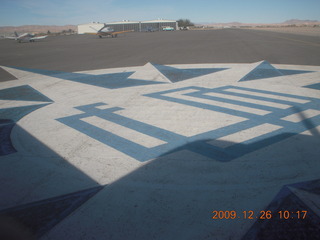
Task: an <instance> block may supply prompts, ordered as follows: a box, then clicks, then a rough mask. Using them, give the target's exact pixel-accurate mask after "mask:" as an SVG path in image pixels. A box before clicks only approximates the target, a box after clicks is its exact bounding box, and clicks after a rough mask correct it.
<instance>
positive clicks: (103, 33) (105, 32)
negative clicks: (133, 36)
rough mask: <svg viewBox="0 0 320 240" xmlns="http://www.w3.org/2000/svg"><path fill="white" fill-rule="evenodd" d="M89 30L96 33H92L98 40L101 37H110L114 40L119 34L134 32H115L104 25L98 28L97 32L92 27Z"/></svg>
mask: <svg viewBox="0 0 320 240" xmlns="http://www.w3.org/2000/svg"><path fill="white" fill-rule="evenodd" d="M90 28H91V29H93V30H94V31H96V33H92V34H95V35H98V36H99V38H102V37H110V36H111V37H112V38H114V37H115V38H116V37H117V36H118V34H121V33H126V32H133V31H134V30H128V31H119V32H116V31H114V30H113V29H112V28H111V27H107V26H106V25H104V26H103V27H102V28H100V29H99V30H97V29H95V28H94V27H92V26H90Z"/></svg>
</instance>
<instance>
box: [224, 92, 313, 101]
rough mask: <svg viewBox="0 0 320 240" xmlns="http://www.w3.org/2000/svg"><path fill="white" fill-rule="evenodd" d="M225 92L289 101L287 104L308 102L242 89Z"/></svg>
mask: <svg viewBox="0 0 320 240" xmlns="http://www.w3.org/2000/svg"><path fill="white" fill-rule="evenodd" d="M226 91H228V92H234V93H243V94H248V95H251V96H258V97H266V98H272V99H278V100H283V101H289V102H297V103H307V102H310V101H308V100H302V99H298V98H291V97H284V96H279V95H273V94H268V93H258V92H251V91H247V90H242V89H227V90H226Z"/></svg>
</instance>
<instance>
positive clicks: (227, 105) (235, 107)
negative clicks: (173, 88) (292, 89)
mask: <svg viewBox="0 0 320 240" xmlns="http://www.w3.org/2000/svg"><path fill="white" fill-rule="evenodd" d="M181 92H183V91H181ZM181 92H178V93H176V92H174V93H168V94H164V95H165V96H168V97H173V98H178V99H182V100H188V101H193V102H198V103H204V104H208V105H211V106H219V107H223V108H228V109H232V110H235V111H242V112H248V113H252V114H256V115H266V114H268V113H270V112H269V111H266V110H261V109H257V108H250V107H245V106H240V105H236V104H231V103H225V102H220V101H214V100H209V99H203V98H197V97H192V96H186V95H180V94H181Z"/></svg>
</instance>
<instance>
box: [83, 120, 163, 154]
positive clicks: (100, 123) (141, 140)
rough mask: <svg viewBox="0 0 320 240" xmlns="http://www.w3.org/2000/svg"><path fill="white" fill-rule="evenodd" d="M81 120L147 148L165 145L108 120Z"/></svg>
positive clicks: (158, 140)
mask: <svg viewBox="0 0 320 240" xmlns="http://www.w3.org/2000/svg"><path fill="white" fill-rule="evenodd" d="M81 120H82V121H84V122H87V123H89V124H91V125H93V126H95V127H98V128H101V129H103V130H105V131H108V132H111V133H113V134H115V135H117V136H119V137H122V138H125V139H127V140H129V141H132V142H135V143H137V144H139V145H142V146H144V147H147V148H152V147H156V146H159V145H162V144H165V143H166V142H164V141H162V140H160V139H157V138H154V137H151V136H148V135H146V134H143V133H141V132H138V131H135V130H133V129H131V128H127V127H124V126H121V125H119V124H116V123H113V122H110V121H108V120H105V119H102V118H99V117H96V116H91V117H87V118H82V119H81Z"/></svg>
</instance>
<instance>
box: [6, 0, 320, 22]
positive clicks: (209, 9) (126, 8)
mask: <svg viewBox="0 0 320 240" xmlns="http://www.w3.org/2000/svg"><path fill="white" fill-rule="evenodd" d="M319 9H320V0H130V1H129V0H0V26H19V25H31V24H36V25H66V24H82V23H88V22H93V21H95V22H110V21H121V20H132V21H142V20H153V19H158V18H163V19H170V20H177V19H180V18H188V19H190V20H191V21H192V22H194V23H201V22H216V23H219V22H243V23H278V22H283V21H286V20H289V19H301V20H306V19H308V20H320V10H319Z"/></svg>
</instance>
